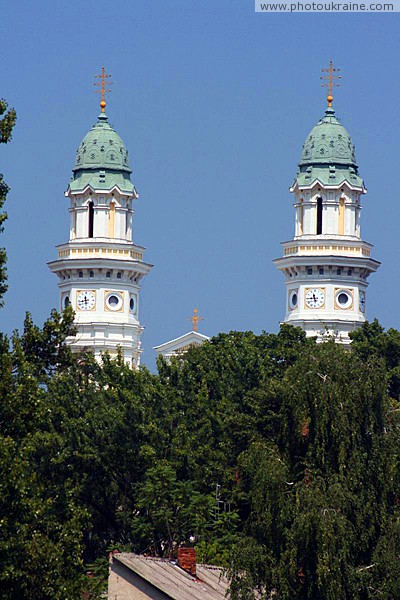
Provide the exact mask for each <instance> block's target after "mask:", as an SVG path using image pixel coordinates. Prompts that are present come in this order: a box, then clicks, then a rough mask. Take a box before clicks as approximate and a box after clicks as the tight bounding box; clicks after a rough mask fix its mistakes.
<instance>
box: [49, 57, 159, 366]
mask: <svg viewBox="0 0 400 600" xmlns="http://www.w3.org/2000/svg"><path fill="white" fill-rule="evenodd" d="M101 77H102V84H103V87H102V91H103V94H102V101H101V103H100V106H101V111H102V112H101V114H100V115H99V117H98V121H97V123H96V124H95V125H94V126H93V127H92V129H91V130H90V131H89V132H88V133H87V134H86V136H85V137H84V139H83V141H82V143H81V144H80V146H79V148H78V150H77V153H76V159H75V166H74V169H73V177H72V180H71V181H70V183H69V185H68V188H67V191H66V192H65V195H66V196H67V197H68V198H69V202H70V207H69V215H70V233H69V241H68V242H67V243H66V244H62V245H61V246H57V251H58V259H57V260H55V261H52V262H50V263H49V267H50V269H51V271H52V272H53V273H55V274H56V275H57V276H58V279H59V283H58V287H59V289H60V295H61V309H64V308H65V307H66V306H68V305H69V304H71V305H72V308H73V309H74V311H75V324H76V326H77V335H76V337H74V338H72V339H70V343H71V345H72V347H73V348H74V349H76V350H79V349H84V348H85V349H91V350H92V351H93V352H94V354H95V356H96V358H97V359H100V357H101V354H102V353H104V352H106V351H107V352H109V353H110V354H111V355H112V356H115V355H116V354H117V351H118V348H120V349H121V351H122V352H123V356H124V360H125V362H126V363H127V364H129V365H131V366H132V367H133V368H136V367H137V366H138V365H139V363H140V354H141V341H140V338H141V335H142V332H143V327H142V326H141V324H140V320H139V309H140V301H139V292H140V285H141V281H142V279H143V277H144V276H145V275H147V273H148V272H149V271H150V269H151V265H149V264H147V263H145V262H143V252H144V248H142V247H141V246H137V245H135V244H133V242H132V223H133V207H132V203H133V200H136V199H137V198H138V197H139V196H138V193H137V191H136V189H135V187H134V185H133V184H132V183H131V181H130V174H131V170H130V167H129V161H128V152H127V150H126V148H125V146H124V144H123V142H122V140H121V138H120V137H119V135H118V134H117V133H116V131H115V130H114V129H113V128H112V127H111V125H110V124H109V123H108V118H107V116H106V114H105V106H106V103H105V100H104V91H105V89H104V79H105V77H107V76H106V75H105V73H104V68H103V72H102V76H101Z"/></svg>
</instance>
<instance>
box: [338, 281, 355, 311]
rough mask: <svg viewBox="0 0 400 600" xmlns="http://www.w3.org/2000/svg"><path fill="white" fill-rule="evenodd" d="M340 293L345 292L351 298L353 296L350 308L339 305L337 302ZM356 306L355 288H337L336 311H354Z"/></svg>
mask: <svg viewBox="0 0 400 600" xmlns="http://www.w3.org/2000/svg"><path fill="white" fill-rule="evenodd" d="M340 292H345V293H346V294H348V295H349V296H351V304H349V306H341V305H340V304H338V303H337V302H336V296H337V295H338V294H339V293H340ZM353 306H354V289H353V288H350V289H349V288H341V287H340V288H335V309H339V310H352V308H353Z"/></svg>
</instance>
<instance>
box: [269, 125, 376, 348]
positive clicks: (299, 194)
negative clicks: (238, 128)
mask: <svg viewBox="0 0 400 600" xmlns="http://www.w3.org/2000/svg"><path fill="white" fill-rule="evenodd" d="M323 124H324V123H323V122H322V125H323ZM319 125H320V126H321V123H320V124H319ZM316 129H317V128H315V129H314V130H313V131H315V130H316ZM322 131H324V130H323V129H322ZM312 133H313V132H312ZM314 137H316V136H315V134H314ZM321 137H322V138H324V135H321ZM339 137H340V136H339ZM332 139H333V136H332ZM310 140H312V136H310V138H308V142H310ZM311 147H313V146H311ZM331 147H333V142H331ZM303 154H304V152H303ZM332 162H334V159H332ZM303 164H304V163H303ZM301 166H302V163H300V167H301ZM306 166H307V165H306ZM317 168H318V169H319V172H322V173H323V169H322V168H321V165H317ZM327 171H328V168H327ZM308 172H310V179H312V176H311V173H312V167H308ZM303 173H306V174H307V171H306V170H305V167H304V169H303V171H302V172H299V174H298V177H297V178H296V180H295V183H294V185H293V187H292V188H291V190H290V191H291V192H292V193H293V194H294V209H295V233H294V237H293V239H292V240H290V241H288V242H284V243H283V244H282V245H283V257H282V258H278V259H276V260H275V261H274V263H275V265H276V267H277V268H278V269H280V270H281V271H282V273H283V274H284V276H285V285H286V302H285V304H286V309H285V319H284V321H285V322H286V323H290V324H292V325H295V326H298V327H302V328H303V329H304V330H305V332H306V334H307V336H316V337H317V339H318V340H319V341H321V340H322V339H324V337H325V336H327V335H329V336H334V337H335V338H336V340H337V341H338V342H339V343H344V344H348V343H350V338H349V332H351V331H353V330H354V329H356V328H357V327H358V326H360V325H361V324H362V323H363V322H364V321H365V319H366V298H367V288H368V282H367V279H368V277H369V275H370V274H371V273H373V272H374V271H376V270H377V268H378V267H379V264H380V263H379V262H378V261H376V260H373V259H372V258H371V248H372V246H371V245H370V244H368V243H367V242H364V241H362V239H361V232H360V213H361V208H362V207H361V198H362V195H363V194H365V193H366V190H365V188H364V186H363V184H362V180H360V179H359V178H357V179H358V181H357V184H359V183H360V182H361V185H352V184H351V183H350V182H349V181H348V180H346V179H345V180H343V178H342V181H340V182H338V183H332V184H327V183H321V181H319V180H318V179H315V180H314V181H312V182H310V183H309V184H307V185H306V184H305V181H304V180H305V179H306V176H304V175H303ZM329 173H333V174H334V173H335V169H334V167H329ZM350 173H351V171H350ZM321 179H323V178H322V177H321ZM332 179H334V176H333V177H332ZM349 179H350V177H349ZM354 179H356V178H355V177H354Z"/></svg>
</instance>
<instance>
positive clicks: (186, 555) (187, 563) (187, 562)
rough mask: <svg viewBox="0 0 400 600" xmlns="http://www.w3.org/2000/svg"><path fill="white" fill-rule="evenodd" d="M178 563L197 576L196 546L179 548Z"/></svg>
mask: <svg viewBox="0 0 400 600" xmlns="http://www.w3.org/2000/svg"><path fill="white" fill-rule="evenodd" d="M178 565H179V566H180V567H181V569H185V571H188V573H190V574H191V575H193V577H196V550H195V549H194V548H178Z"/></svg>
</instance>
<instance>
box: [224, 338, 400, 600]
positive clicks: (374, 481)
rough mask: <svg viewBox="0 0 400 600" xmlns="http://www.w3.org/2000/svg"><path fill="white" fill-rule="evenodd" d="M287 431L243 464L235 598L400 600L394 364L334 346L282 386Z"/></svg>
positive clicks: (309, 354) (311, 352) (320, 350)
mask: <svg viewBox="0 0 400 600" xmlns="http://www.w3.org/2000/svg"><path fill="white" fill-rule="evenodd" d="M274 392H275V394H276V395H277V396H279V402H280V406H281V408H280V411H279V421H280V426H279V433H278V435H277V436H276V438H275V439H273V440H270V441H268V440H264V441H262V442H254V443H253V444H251V445H250V447H249V449H248V450H246V451H245V452H244V453H243V454H242V455H241V456H240V458H239V464H240V471H241V481H240V495H241V498H242V502H243V508H242V512H241V514H242V515H243V518H244V519H245V522H244V534H243V539H242V540H241V542H240V543H239V544H238V545H237V548H236V550H235V556H234V561H233V565H232V569H231V577H232V598H233V599H234V600H235V599H247V598H253V597H254V590H257V591H258V592H259V593H260V594H261V597H263V598H270V597H271V598H272V597H274V598H281V599H289V598H290V599H291V600H295V599H313V600H337V599H339V598H352V599H354V600H358V599H359V600H361V599H366V598H375V597H382V598H388V599H389V598H393V599H394V598H397V597H399V594H400V584H399V573H398V570H399V566H398V563H399V561H398V552H399V539H398V537H397V533H398V519H399V517H400V510H399V503H398V498H399V497H400V481H399V469H398V464H399V458H400V456H399V448H400V446H399V441H400V440H399V425H400V423H399V418H398V416H397V415H398V413H394V412H393V411H392V410H391V406H390V402H389V399H388V396H387V394H386V372H385V365H384V363H383V361H382V360H381V359H378V358H377V357H375V356H372V357H371V358H370V359H369V360H367V361H362V360H360V358H359V357H358V356H357V353H356V352H352V351H350V352H349V351H346V350H344V349H343V348H341V347H339V346H338V345H335V344H334V343H333V342H332V343H325V344H321V345H319V346H317V347H314V348H308V349H306V351H305V352H304V353H303V356H302V357H301V358H300V359H299V360H298V361H297V362H296V364H295V365H294V366H292V367H290V368H289V369H288V370H287V371H286V373H285V374H284V376H283V377H282V379H281V381H280V383H275V384H274Z"/></svg>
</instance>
